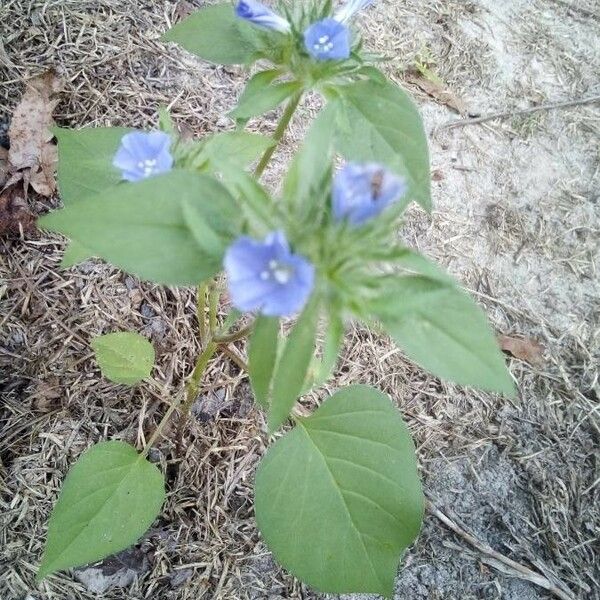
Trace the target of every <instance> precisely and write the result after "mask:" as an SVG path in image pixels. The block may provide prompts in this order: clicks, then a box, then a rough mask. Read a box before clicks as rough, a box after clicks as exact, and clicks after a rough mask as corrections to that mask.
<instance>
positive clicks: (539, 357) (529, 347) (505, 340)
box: [498, 335, 544, 366]
mask: <svg viewBox="0 0 600 600" xmlns="http://www.w3.org/2000/svg"><path fill="white" fill-rule="evenodd" d="M498 343H499V344H500V348H501V349H502V351H503V352H508V354H510V355H511V356H514V357H515V358H518V359H519V360H524V361H525V362H528V363H529V364H530V365H533V366H540V365H542V364H543V362H544V346H542V345H541V344H540V343H539V342H538V341H536V340H534V339H533V338H528V337H512V336H509V335H500V336H498Z"/></svg>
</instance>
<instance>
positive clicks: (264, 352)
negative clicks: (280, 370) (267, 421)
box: [248, 316, 279, 409]
mask: <svg viewBox="0 0 600 600" xmlns="http://www.w3.org/2000/svg"><path fill="white" fill-rule="evenodd" d="M278 338H279V319H276V318H272V317H262V316H261V317H258V318H257V319H256V323H255V324H254V331H253V332H252V337H251V338H250V344H249V348H248V373H249V375H250V383H251V385H252V390H253V391H254V397H255V398H256V401H257V402H258V403H259V404H260V405H261V406H262V407H263V408H265V409H268V408H269V390H270V388H271V378H272V376H273V370H274V369H275V363H276V361H277V344H278Z"/></svg>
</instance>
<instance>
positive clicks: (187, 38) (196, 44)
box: [163, 2, 263, 65]
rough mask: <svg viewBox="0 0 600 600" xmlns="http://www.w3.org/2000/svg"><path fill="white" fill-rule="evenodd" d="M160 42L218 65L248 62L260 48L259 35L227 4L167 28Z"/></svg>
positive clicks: (193, 15)
mask: <svg viewBox="0 0 600 600" xmlns="http://www.w3.org/2000/svg"><path fill="white" fill-rule="evenodd" d="M163 40H164V41H165V42H176V43H177V44H179V45H180V46H182V47H183V48H185V49H186V50H187V51H188V52H191V53H193V54H195V55H196V56H199V57H200V58H202V59H204V60H207V61H209V62H213V63H216V64H220V65H236V64H247V63H250V62H252V61H253V60H255V59H256V58H257V53H260V51H261V50H262V48H263V43H262V41H261V40H262V36H261V35H260V32H258V31H257V28H255V27H253V26H252V25H249V24H248V23H246V22H245V21H243V20H242V19H239V18H238V17H236V15H235V12H234V7H233V5H232V4H231V3H229V2H225V3H222V4H216V5H215V6H207V7H206V8H201V9H200V10H198V11H196V12H195V13H193V14H192V15H190V16H189V17H187V18H186V19H184V20H183V21H182V22H181V23H178V24H177V25H175V26H174V27H172V28H171V29H169V31H167V32H166V33H165V34H164V36H163Z"/></svg>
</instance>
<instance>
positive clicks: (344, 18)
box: [333, 0, 373, 23]
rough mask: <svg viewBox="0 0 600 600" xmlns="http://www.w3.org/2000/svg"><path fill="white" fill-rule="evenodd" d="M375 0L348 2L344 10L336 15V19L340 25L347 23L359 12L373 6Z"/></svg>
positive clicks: (349, 0)
mask: <svg viewBox="0 0 600 600" xmlns="http://www.w3.org/2000/svg"><path fill="white" fill-rule="evenodd" d="M372 3H373V0H347V2H346V3H345V4H344V6H343V7H342V8H340V9H339V10H338V11H337V12H336V13H335V15H334V17H333V18H334V19H335V20H336V21H339V22H340V23H347V22H348V21H349V20H350V19H351V18H352V17H353V16H354V15H355V14H356V13H357V12H358V11H359V10H362V9H363V8H366V7H367V6H369V4H372Z"/></svg>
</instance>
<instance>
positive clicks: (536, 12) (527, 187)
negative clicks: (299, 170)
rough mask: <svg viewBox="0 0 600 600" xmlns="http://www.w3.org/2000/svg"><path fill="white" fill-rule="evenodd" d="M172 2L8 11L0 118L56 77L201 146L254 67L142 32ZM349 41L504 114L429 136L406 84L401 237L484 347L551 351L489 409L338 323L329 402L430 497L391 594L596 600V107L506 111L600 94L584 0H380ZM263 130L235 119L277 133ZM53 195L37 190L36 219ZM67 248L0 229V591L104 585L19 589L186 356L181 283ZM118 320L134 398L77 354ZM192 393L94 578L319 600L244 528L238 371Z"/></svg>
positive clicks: (68, 120)
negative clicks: (154, 503)
mask: <svg viewBox="0 0 600 600" xmlns="http://www.w3.org/2000/svg"><path fill="white" fill-rule="evenodd" d="M200 4H201V3H200V2H196V3H195V5H196V6H199V5H200ZM182 6H184V5H183V4H181V3H176V2H174V1H172V0H161V1H152V0H145V1H141V2H133V1H131V0H77V1H69V0H48V1H45V2H44V1H41V0H3V1H2V4H1V6H0V42H1V43H0V123H4V124H6V123H7V122H8V120H9V118H10V114H11V111H12V109H13V108H14V106H15V104H16V102H17V101H18V98H19V96H20V93H21V92H22V89H23V85H22V80H23V78H25V77H27V76H30V75H34V74H37V73H38V72H40V71H41V70H42V69H43V68H45V67H49V66H54V67H57V68H59V69H60V70H61V72H62V73H63V74H64V75H65V77H66V78H67V80H68V81H67V84H66V89H65V92H64V94H63V95H62V101H61V104H60V105H59V107H58V111H57V120H58V121H59V123H61V124H63V125H68V126H73V127H76V126H83V125H92V126H93V125H107V124H111V125H131V124H135V125H138V126H148V125H149V124H151V123H153V122H154V120H155V115H156V111H157V109H158V107H159V106H161V105H169V106H170V108H171V110H172V112H173V114H174V116H175V118H176V119H179V120H180V121H182V122H184V123H186V124H187V125H188V126H189V127H191V128H192V129H193V131H194V132H195V133H196V134H199V135H201V134H203V133H204V132H208V131H214V130H221V129H227V128H229V127H231V122H230V121H229V120H228V119H227V118H226V117H224V114H225V113H226V112H227V110H228V109H230V108H231V107H232V106H233V104H234V101H235V97H236V96H237V94H239V92H240V91H241V89H242V88H243V84H244V81H245V80H246V78H247V74H246V73H244V71H243V70H242V69H239V68H222V67H214V66H210V65H206V64H203V63H201V62H199V61H197V60H195V59H194V58H193V57H191V56H189V55H187V54H185V53H183V52H181V51H179V50H176V49H175V48H173V47H166V46H164V45H162V44H161V43H160V42H158V41H157V38H158V36H159V34H160V33H161V32H162V31H164V30H165V29H166V28H167V27H168V26H169V23H170V22H172V21H173V20H174V19H176V18H177V15H178V14H180V12H181V10H182V8H181V7H182ZM361 28H362V30H363V31H364V34H365V37H366V39H367V43H368V44H369V45H370V46H371V47H372V48H376V49H377V50H379V51H381V52H385V53H387V54H388V55H391V56H393V57H394V58H393V60H392V61H391V62H389V63H388V64H387V65H386V69H387V71H388V73H389V75H390V76H391V77H392V78H394V79H395V80H397V81H398V82H400V83H401V82H402V81H403V79H404V76H405V73H406V71H407V70H408V69H412V68H414V66H415V65H416V64H426V65H427V66H428V68H429V69H430V70H432V71H433V72H435V73H436V74H437V75H438V76H440V77H441V78H442V79H443V80H444V81H445V82H446V84H447V85H448V86H449V88H450V89H451V90H452V91H453V92H454V93H455V94H456V95H457V96H458V97H459V98H461V99H462V100H463V101H464V102H465V103H466V105H467V107H468V110H469V112H470V113H471V114H477V115H479V114H481V115H487V114H491V113H495V112H504V111H508V112H509V113H511V114H510V115H509V116H507V117H505V118H502V119H497V120H492V121H488V122H485V123H483V124H479V125H466V126H461V127H455V128H447V127H445V125H446V124H448V123H449V122H450V121H452V120H454V119H456V118H458V117H457V115H455V114H454V113H453V112H452V111H451V110H449V109H448V108H447V107H446V106H444V105H442V104H440V103H438V102H436V101H435V100H433V99H432V98H430V97H428V96H426V95H425V94H423V93H422V92H420V91H419V90H418V89H416V88H414V87H411V91H413V93H414V94H415V96H416V98H417V100H418V102H419V103H420V104H421V107H422V111H423V114H424V117H425V121H426V126H427V131H428V133H429V135H430V139H431V146H432V161H433V169H434V180H435V184H434V199H435V210H434V212H433V214H432V215H426V214H424V213H423V212H422V211H421V210H419V209H417V208H414V209H411V210H410V211H409V213H408V215H407V222H406V227H405V228H404V229H403V230H402V233H401V235H402V236H403V238H404V239H406V241H407V242H408V243H409V244H411V245H413V246H415V247H418V248H420V249H421V250H423V251H424V252H426V253H428V254H429V255H430V256H432V257H433V258H435V259H436V260H438V261H439V262H440V263H442V264H443V265H445V266H446V267H447V268H448V269H449V270H450V271H451V272H452V273H453V274H454V275H456V276H457V277H458V278H459V279H460V280H461V281H462V282H463V283H464V285H465V287H466V288H467V289H469V290H471V292H472V293H473V294H474V295H475V297H476V298H477V299H478V300H480V301H481V302H482V304H483V305H484V306H485V308H486V310H487V311H488V313H489V315H490V318H491V319H492V321H493V323H494V325H495V327H496V329H497V330H498V332H499V333H502V334H507V335H513V336H525V337H532V338H534V339H536V340H538V341H539V342H541V343H542V344H543V345H544V347H545V348H546V352H545V360H544V364H543V365H541V366H538V367H534V366H531V365H529V364H527V363H526V362H523V361H519V360H514V359H513V360H510V368H511V371H512V373H513V375H514V377H515V378H516V380H517V381H518V385H519V390H520V393H519V398H518V400H515V401H508V400H506V399H504V398H500V397H497V396H494V395H489V394H483V393H478V392H474V391H469V390H464V389H461V388H458V387H456V386H453V385H448V384H445V383H440V382H439V381H437V380H436V379H434V378H432V377H429V376H428V375H427V374H425V373H423V372H421V371H419V370H418V369H416V368H415V367H414V366H412V365H410V364H409V363H408V362H407V361H406V360H405V359H404V358H403V356H402V355H401V353H400V352H399V351H397V350H396V349H395V348H394V347H393V346H392V345H391V344H390V343H389V342H388V341H387V340H385V339H379V338H377V337H375V336H373V335H372V334H370V333H368V332H366V331H359V330H354V331H352V332H351V333H350V335H349V337H348V341H347V344H346V348H345V354H344V358H343V360H342V361H341V362H340V364H339V368H338V371H337V374H336V378H335V380H334V381H332V382H331V383H330V384H329V385H328V386H327V389H328V390H329V391H331V390H334V389H335V388H336V387H338V386H340V385H345V384H347V383H349V382H364V383H372V384H374V385H377V386H378V387H380V388H381V389H383V390H385V391H386V392H388V393H389V394H390V395H391V396H392V397H393V398H394V400H395V401H396V402H397V403H398V405H399V407H400V409H401V410H402V412H403V414H404V415H405V417H406V419H407V421H408V422H409V425H410V427H411V430H412V432H413V434H414V436H415V439H416V442H417V445H418V453H419V460H420V465H421V469H422V474H423V477H424V481H425V489H426V493H427V496H428V498H429V501H430V503H431V506H430V510H429V511H428V513H427V515H426V519H425V524H424V527H423V532H422V534H421V536H420V538H419V539H418V541H417V542H416V544H415V545H414V547H413V548H412V549H411V550H410V551H409V552H408V553H407V555H406V557H405V559H404V565H403V568H402V570H401V571H400V573H399V576H398V581H397V593H396V600H425V599H436V600H437V599H439V600H442V599H444V600H457V599H460V600H471V599H479V598H484V599H505V600H541V599H544V598H551V597H563V598H582V599H584V598H585V599H588V598H600V572H599V567H598V565H599V564H600V560H599V556H598V554H599V551H598V550H599V543H598V538H599V533H600V519H599V511H598V496H599V495H600V494H599V490H598V483H599V481H600V480H599V466H600V465H599V461H598V458H599V454H598V448H599V441H600V435H599V434H600V420H599V417H598V407H599V403H598V401H599V398H600V384H599V382H598V364H599V358H600V336H599V326H598V323H599V318H598V317H599V314H600V305H599V298H600V282H599V277H598V271H597V260H598V246H599V242H598V240H599V236H598V233H599V229H600V160H599V158H600V157H599V150H600V147H599V140H600V135H599V134H600V106H599V105H598V104H597V103H596V104H587V105H580V106H574V107H571V108H568V109H559V110H544V111H540V112H535V113H531V114H527V115H519V114H516V111H518V110H519V109H524V108H527V107H531V106H536V105H540V104H545V103H553V102H557V101H563V100H581V99H584V98H589V97H592V96H597V95H599V94H600V7H599V6H598V4H597V2H595V1H594V0H587V1H585V0H581V1H579V2H571V1H570V0H533V1H526V0H505V1H500V2H492V1H491V0H471V1H469V0H466V1H458V0H447V1H444V2H441V1H437V0H405V1H399V0H390V1H387V2H386V1H379V2H378V3H377V5H376V7H375V8H373V9H372V10H370V11H369V13H368V14H367V15H365V16H364V17H363V18H362V19H361ZM314 112H315V105H314V102H311V101H308V102H307V103H306V104H305V105H304V106H303V107H302V109H301V111H300V113H299V116H298V118H297V119H296V121H295V123H294V128H293V130H292V131H291V133H290V135H289V136H288V138H287V139H286V144H285V146H284V148H283V149H282V150H281V152H280V154H279V158H278V161H277V162H276V164H275V165H274V167H273V170H272V171H271V173H270V174H269V176H268V180H269V181H271V182H273V183H275V182H277V181H278V180H279V179H280V174H281V172H282V168H283V167H282V165H283V164H284V162H285V159H286V158H287V157H288V156H289V154H290V153H291V152H292V151H293V149H294V147H295V144H296V142H297V140H298V139H299V138H300V136H301V132H302V129H303V128H304V127H305V126H306V123H307V122H308V119H307V117H308V116H309V115H313V114H314ZM276 116H277V115H275V114H273V115H269V117H268V118H266V119H264V120H262V121H257V122H254V123H253V124H252V126H253V127H254V128H255V129H256V130H259V131H264V132H270V131H272V130H273V127H274V124H275V122H276ZM0 133H1V131H0ZM56 205H57V200H56V201H55V200H51V201H45V202H42V201H41V200H39V199H35V198H33V199H32V206H33V208H34V209H36V210H45V209H47V208H50V207H54V206H56ZM62 247H63V246H62V242H61V241H60V240H58V239H57V238H50V237H47V236H32V237H29V238H28V239H26V240H17V241H14V242H10V243H9V242H1V241H0V252H1V254H0V276H1V279H0V401H1V402H0V430H1V432H2V433H1V435H0V483H1V490H0V598H1V599H2V600H17V599H22V598H23V599H24V598H28V599H35V600H42V599H44V600H45V599H56V600H58V599H60V600H63V599H69V600H70V599H77V600H79V599H91V598H97V597H99V596H98V594H97V593H95V592H94V591H92V590H93V584H92V583H90V572H89V571H84V572H81V571H79V572H76V573H75V574H74V576H72V575H70V574H61V575H55V576H53V577H51V578H50V579H49V580H48V581H46V582H44V583H43V584H42V585H41V586H39V587H36V586H35V584H34V574H35V569H36V565H37V564H38V563H39V559H40V554H41V551H42V542H43V539H44V535H45V527H46V521H47V517H48V514H49V511H50V509H51V507H52V505H53V503H54V501H55V500H56V497H57V494H58V491H59V489H60V484H61V481H62V479H63V478H64V474H65V472H66V471H67V469H68V466H69V465H70V464H72V462H73V461H74V460H75V459H76V457H77V456H78V455H79V454H80V453H81V451H82V450H83V449H85V448H86V447H87V446H89V445H90V444H91V443H93V442H96V441H99V440H102V439H105V438H107V437H110V438H118V439H125V440H128V441H130V442H134V443H135V442H136V441H137V442H139V441H140V440H141V438H142V436H143V435H144V434H145V433H147V432H148V431H149V430H151V429H152V426H153V423H155V422H156V421H157V420H158V419H159V418H160V415H161V414H162V412H163V411H164V404H163V403H162V402H161V397H162V395H163V394H164V392H163V388H168V387H171V388H172V389H179V388H180V387H181V384H182V379H183V377H184V376H185V375H186V373H188V372H189V370H190V365H191V363H192V360H193V357H194V354H195V353H196V352H197V350H198V348H197V346H196V343H195V342H194V341H193V340H194V335H195V323H194V319H193V313H194V296H193V293H192V291H190V290H170V289H160V288H158V287H155V286H152V285H147V284H140V283H139V282H138V281H137V280H135V279H134V278H131V277H129V276H127V275H124V274H123V273H121V272H119V271H117V270H115V269H113V268H111V267H109V266H106V265H103V264H99V263H96V262H88V263H84V264H83V265H81V266H79V267H77V268H75V269H72V270H69V271H61V270H60V269H59V268H58V263H59V261H60V257H61V254H62ZM119 328H127V329H133V330H137V331H141V332H142V333H144V334H145V335H147V336H148V337H149V338H151V339H152V341H153V343H154V345H155V347H156V349H157V353H158V366H157V368H156V370H155V373H154V376H155V380H156V381H157V382H158V385H157V386H154V387H149V386H141V387H138V388H135V389H133V390H129V389H125V388H123V387H120V386H116V385H112V384H110V383H109V382H107V381H106V380H104V379H102V378H101V377H100V374H99V371H98V368H97V366H96V365H95V363H94V361H93V359H92V353H91V350H90V347H89V341H90V339H91V338H92V337H93V336H94V335H96V334H99V333H102V332H108V331H113V330H116V329H119ZM238 350H239V352H240V353H242V352H243V351H244V349H243V347H239V349H238ZM208 381H209V382H210V383H209V384H208V385H207V386H206V387H205V388H204V389H203V392H202V396H201V397H200V398H199V401H198V403H197V411H196V418H195V420H194V422H193V423H192V424H191V425H190V426H189V427H188V428H187V430H186V433H185V444H186V452H185V456H184V457H183V458H182V459H176V458H174V457H173V452H172V450H173V449H172V448H171V447H170V446H169V444H168V443H166V444H164V445H163V446H162V447H161V450H160V451H156V452H154V453H153V459H154V460H156V461H158V462H160V464H161V465H162V468H163V469H164V470H165V472H166V473H167V479H168V485H169V495H168V501H167V503H166V505H165V507H164V510H163V513H162V514H161V516H160V518H159V519H158V520H157V521H156V523H155V525H154V527H153V528H152V530H151V531H150V532H149V533H148V535H147V536H146V537H145V538H144V540H143V541H142V542H141V543H140V544H139V545H138V546H137V547H136V549H135V550H134V551H132V552H130V553H128V554H127V555H125V556H121V557H120V558H119V560H117V561H109V562H107V563H105V564H104V565H102V569H103V570H102V573H104V574H105V575H106V574H108V575H110V574H111V573H114V572H115V571H117V572H118V573H119V574H120V576H123V578H124V579H123V581H126V580H127V573H125V571H126V569H124V568H123V565H125V566H128V567H130V568H131V571H130V573H133V574H137V575H138V577H137V579H135V581H133V583H130V584H129V585H127V586H126V587H124V588H118V587H112V588H111V589H109V590H108V591H107V592H106V594H105V595H104V596H102V597H104V598H108V599H110V600H116V599H121V598H122V599H124V598H129V599H132V598H149V597H152V598H161V599H163V598H164V599H178V600H179V599H181V600H184V599H192V598H193V599H195V600H196V599H199V598H223V599H225V598H232V599H237V598H241V599H246V598H248V599H269V600H275V599H281V598H304V599H316V598H321V596H319V595H317V594H315V593H314V592H312V591H310V590H308V589H306V588H305V587H304V586H302V585H301V584H299V583H298V582H297V581H295V580H294V579H293V578H292V577H290V576H289V575H287V574H285V573H283V572H282V571H281V570H280V569H279V568H278V567H277V566H276V565H275V563H274V562H273V559H272V558H271V556H270V554H269V552H268V550H267V549H266V548H265V546H264V545H263V544H262V542H261V541H260V537H259V535H258V532H257V530H256V527H255V523H254V520H253V512H252V481H253V473H254V469H255V466H256V463H257V461H258V460H259V458H260V456H261V454H262V453H263V452H264V449H265V441H264V436H263V434H262V428H263V425H264V423H263V417H262V415H260V414H259V413H258V412H257V411H256V410H255V409H254V408H253V406H252V402H251V400H250V398H249V394H248V387H247V383H246V382H245V380H244V377H243V375H242V374H240V372H239V370H238V369H237V367H236V366H235V364H233V363H231V362H230V361H228V360H223V361H220V362H216V363H214V364H213V365H212V367H211V370H210V377H209V379H208ZM440 515H441V516H440ZM443 518H449V519H450V520H451V521H452V523H454V524H455V525H456V526H457V527H458V529H459V530H460V531H461V532H462V533H460V534H458V535H457V534H456V533H454V532H452V531H451V530H450V529H449V527H448V524H447V523H446V524H444V523H443V522H442V519H443ZM465 534H470V535H471V536H472V538H474V540H475V545H473V543H471V542H470V541H469V540H468V536H467V535H465ZM477 544H479V548H478V547H477ZM482 544H483V545H486V546H488V547H490V548H491V549H493V550H494V551H496V552H497V553H499V554H500V555H502V556H501V557H500V559H499V558H498V557H497V556H496V557H494V556H491V555H490V554H489V552H487V553H486V552H482ZM307 551H310V549H307ZM506 559H512V560H513V561H516V563H518V566H517V567H516V568H515V567H514V566H513V567H509V566H507V562H506ZM82 581H83V583H82ZM95 581H96V585H98V577H96V579H95ZM540 581H542V583H543V582H546V584H548V582H549V583H550V584H551V586H553V587H554V588H555V591H554V592H551V591H548V590H547V589H544V588H543V587H542V586H540ZM113 583H114V582H113ZM557 590H558V591H557ZM561 594H562V595H561ZM363 598H367V596H364V597H363Z"/></svg>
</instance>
